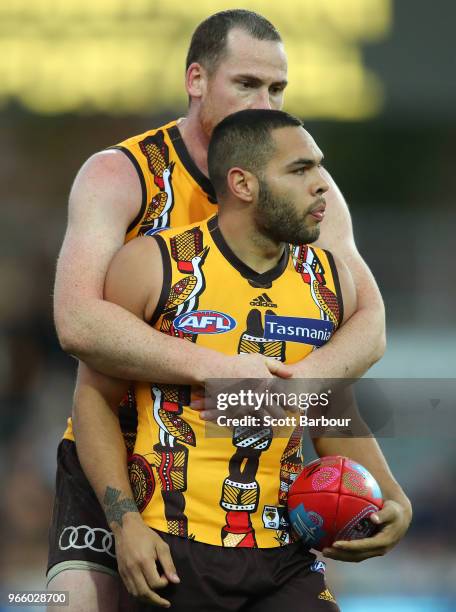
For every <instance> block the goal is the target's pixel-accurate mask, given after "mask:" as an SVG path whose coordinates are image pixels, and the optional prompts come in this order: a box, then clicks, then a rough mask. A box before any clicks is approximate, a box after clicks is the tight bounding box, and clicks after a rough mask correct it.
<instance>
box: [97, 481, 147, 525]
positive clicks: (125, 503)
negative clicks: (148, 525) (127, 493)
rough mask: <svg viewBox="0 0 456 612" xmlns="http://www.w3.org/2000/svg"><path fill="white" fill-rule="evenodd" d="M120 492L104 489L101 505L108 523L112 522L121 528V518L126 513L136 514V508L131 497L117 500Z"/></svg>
mask: <svg viewBox="0 0 456 612" xmlns="http://www.w3.org/2000/svg"><path fill="white" fill-rule="evenodd" d="M119 497H120V491H119V490H118V489H113V488H112V487H106V491H105V496H104V498H103V505H104V507H105V514H106V520H107V521H108V523H109V524H110V523H112V522H113V521H115V522H117V523H119V525H120V526H121V527H122V517H123V515H124V514H126V513H127V512H138V508H137V506H136V504H135V502H134V500H133V499H132V498H131V497H125V498H124V499H119Z"/></svg>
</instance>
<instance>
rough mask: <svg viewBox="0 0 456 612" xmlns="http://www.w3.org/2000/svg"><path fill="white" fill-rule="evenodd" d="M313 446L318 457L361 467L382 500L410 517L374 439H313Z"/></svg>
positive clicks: (405, 497)
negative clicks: (375, 484)
mask: <svg viewBox="0 0 456 612" xmlns="http://www.w3.org/2000/svg"><path fill="white" fill-rule="evenodd" d="M313 444H314V448H315V451H316V452H317V454H318V455H319V456H320V457H323V456H325V455H342V456H344V457H349V458H350V459H353V461H356V462H357V463H360V464H361V465H363V466H364V467H365V468H366V469H367V470H368V471H369V472H370V473H371V474H372V476H373V477H374V478H375V479H376V481H377V482H378V484H379V486H380V489H381V491H382V494H383V498H384V499H385V500H387V499H390V500H392V501H396V502H397V503H399V504H400V505H401V506H402V507H403V508H404V510H405V511H406V513H407V514H408V515H409V516H411V514H412V508H411V504H410V501H409V499H408V497H407V496H406V495H405V493H404V491H403V490H402V488H401V486H400V485H399V483H398V482H397V481H396V479H395V478H394V476H393V474H392V473H391V470H390V469H389V467H388V464H387V462H386V459H385V457H384V455H383V453H382V451H381V449H380V447H379V445H378V443H377V441H376V439H375V438H373V437H365V438H349V437H347V438H330V437H322V438H316V439H314V440H313Z"/></svg>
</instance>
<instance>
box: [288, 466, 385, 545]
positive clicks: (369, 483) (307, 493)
mask: <svg viewBox="0 0 456 612" xmlns="http://www.w3.org/2000/svg"><path fill="white" fill-rule="evenodd" d="M382 506H383V499H382V492H381V491H380V487H379V486H378V484H377V481H376V480H375V478H374V477H373V476H372V475H371V474H370V473H369V472H368V471H367V470H366V468H364V467H363V466H362V465H360V464H359V463H356V462H355V461H352V460H351V459H348V458H347V457H339V456H334V457H320V459H316V460H315V461H312V462H311V463H309V464H308V465H306V466H305V467H304V469H303V470H302V472H301V473H300V474H299V475H298V477H297V478H296V480H295V481H294V483H293V484H292V485H291V487H290V491H289V494H288V514H289V517H290V522H291V525H292V527H293V530H294V531H295V532H296V534H297V535H298V536H299V537H300V538H301V540H302V541H303V543H304V544H305V545H306V546H308V547H309V548H314V549H315V550H323V548H325V547H328V546H331V544H332V543H333V542H335V541H336V540H359V539H360V538H368V537H370V536H371V535H373V534H374V533H375V532H376V531H377V530H378V527H377V526H376V525H374V523H372V521H371V520H370V519H369V516H370V515H371V514H372V513H373V512H377V510H380V509H381V508H382Z"/></svg>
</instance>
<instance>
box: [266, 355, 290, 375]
mask: <svg viewBox="0 0 456 612" xmlns="http://www.w3.org/2000/svg"><path fill="white" fill-rule="evenodd" d="M265 362H266V366H267V368H268V370H269V371H270V372H271V374H274V376H279V377H280V378H291V377H292V376H293V372H292V370H290V368H289V367H288V366H286V365H285V364H284V363H282V362H281V361H277V359H271V358H269V359H266V360H265Z"/></svg>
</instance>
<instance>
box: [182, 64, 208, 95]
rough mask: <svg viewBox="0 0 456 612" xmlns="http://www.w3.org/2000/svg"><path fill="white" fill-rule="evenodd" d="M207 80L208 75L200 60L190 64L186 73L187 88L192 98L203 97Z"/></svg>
mask: <svg viewBox="0 0 456 612" xmlns="http://www.w3.org/2000/svg"><path fill="white" fill-rule="evenodd" d="M207 81H208V75H207V72H206V70H205V69H204V68H203V66H201V64H198V62H193V64H190V66H189V67H188V68H187V73H186V75H185V88H186V90H187V93H188V95H189V96H190V98H201V97H202V96H203V94H205V93H206V90H207Z"/></svg>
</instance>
